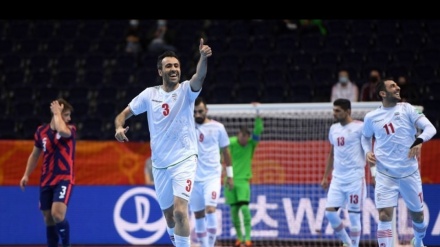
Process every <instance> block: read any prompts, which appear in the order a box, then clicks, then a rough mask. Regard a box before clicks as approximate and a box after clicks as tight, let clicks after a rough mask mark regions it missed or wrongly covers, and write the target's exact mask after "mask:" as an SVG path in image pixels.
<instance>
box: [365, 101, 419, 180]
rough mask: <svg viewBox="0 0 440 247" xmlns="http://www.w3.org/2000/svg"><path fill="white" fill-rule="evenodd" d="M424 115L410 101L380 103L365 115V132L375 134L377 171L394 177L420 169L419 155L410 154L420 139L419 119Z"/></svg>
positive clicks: (367, 134)
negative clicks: (391, 104)
mask: <svg viewBox="0 0 440 247" xmlns="http://www.w3.org/2000/svg"><path fill="white" fill-rule="evenodd" d="M422 116H424V115H423V113H421V112H420V111H418V110H417V109H416V108H415V107H414V106H412V105H411V104H409V103H406V102H401V103H397V104H396V106H394V107H383V106H381V107H379V108H377V109H375V110H373V111H371V112H369V113H367V114H366V115H365V118H364V129H363V135H364V136H365V137H367V138H370V137H372V136H374V138H375V141H374V155H375V156H376V160H377V163H376V165H377V171H379V172H381V173H384V174H386V175H388V176H391V177H406V176H408V175H411V174H412V173H414V172H415V171H416V170H417V169H418V161H417V158H415V157H414V158H408V154H409V148H410V147H411V145H412V144H413V142H414V140H415V139H416V134H417V128H416V127H415V123H416V121H417V120H418V119H419V118H420V117H422Z"/></svg>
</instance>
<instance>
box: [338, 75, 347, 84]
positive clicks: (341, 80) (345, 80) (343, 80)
mask: <svg viewBox="0 0 440 247" xmlns="http://www.w3.org/2000/svg"><path fill="white" fill-rule="evenodd" d="M339 82H340V83H342V84H346V83H347V82H348V78H347V77H345V76H341V77H339Z"/></svg>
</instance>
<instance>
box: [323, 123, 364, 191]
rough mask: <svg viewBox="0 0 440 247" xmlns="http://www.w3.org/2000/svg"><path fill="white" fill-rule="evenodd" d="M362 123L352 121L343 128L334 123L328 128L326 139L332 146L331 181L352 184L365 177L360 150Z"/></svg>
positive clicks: (362, 156)
mask: <svg viewBox="0 0 440 247" xmlns="http://www.w3.org/2000/svg"><path fill="white" fill-rule="evenodd" d="M363 125H364V123H363V122H362V121H359V120H353V121H352V122H351V123H349V124H347V125H345V126H343V125H341V124H340V123H334V124H332V126H331V127H330V130H329V134H328V138H329V141H330V143H331V144H332V145H333V172H332V179H336V180H337V181H339V182H345V183H347V182H353V181H357V180H359V179H362V178H363V177H364V176H365V175H364V174H365V165H366V161H365V154H364V150H363V148H362V142H361V137H362V128H363Z"/></svg>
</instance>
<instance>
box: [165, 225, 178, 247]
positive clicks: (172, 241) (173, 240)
mask: <svg viewBox="0 0 440 247" xmlns="http://www.w3.org/2000/svg"><path fill="white" fill-rule="evenodd" d="M167 232H168V235H169V236H170V239H171V243H173V245H174V246H176V240H175V239H174V227H173V228H169V227H168V226H167Z"/></svg>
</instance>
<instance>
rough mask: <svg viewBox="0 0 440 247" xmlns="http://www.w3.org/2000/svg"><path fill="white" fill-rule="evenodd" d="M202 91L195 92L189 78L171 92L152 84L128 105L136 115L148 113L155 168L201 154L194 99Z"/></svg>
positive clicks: (164, 166) (152, 157)
mask: <svg viewBox="0 0 440 247" xmlns="http://www.w3.org/2000/svg"><path fill="white" fill-rule="evenodd" d="M200 92H201V90H199V91H198V92H193V91H192V90H191V86H190V83H189V81H188V80H187V81H184V82H182V83H180V84H179V87H178V88H177V89H176V90H174V91H171V92H165V91H164V90H163V89H162V87H161V86H154V87H148V88H146V89H145V90H144V91H142V92H141V93H140V94H139V95H137V96H136V97H135V98H133V99H132V100H131V102H130V103H129V104H128V106H129V107H130V110H131V111H132V112H133V114H134V115H139V114H141V113H143V112H147V119H148V129H149V131H150V138H151V139H150V145H151V160H152V162H153V166H154V167H156V168H166V167H169V166H172V165H175V164H177V163H179V162H181V161H183V160H185V159H187V158H188V157H190V156H192V155H197V154H198V150H197V138H196V133H195V121H194V101H195V99H196V98H197V96H198V95H199V94H200Z"/></svg>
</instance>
